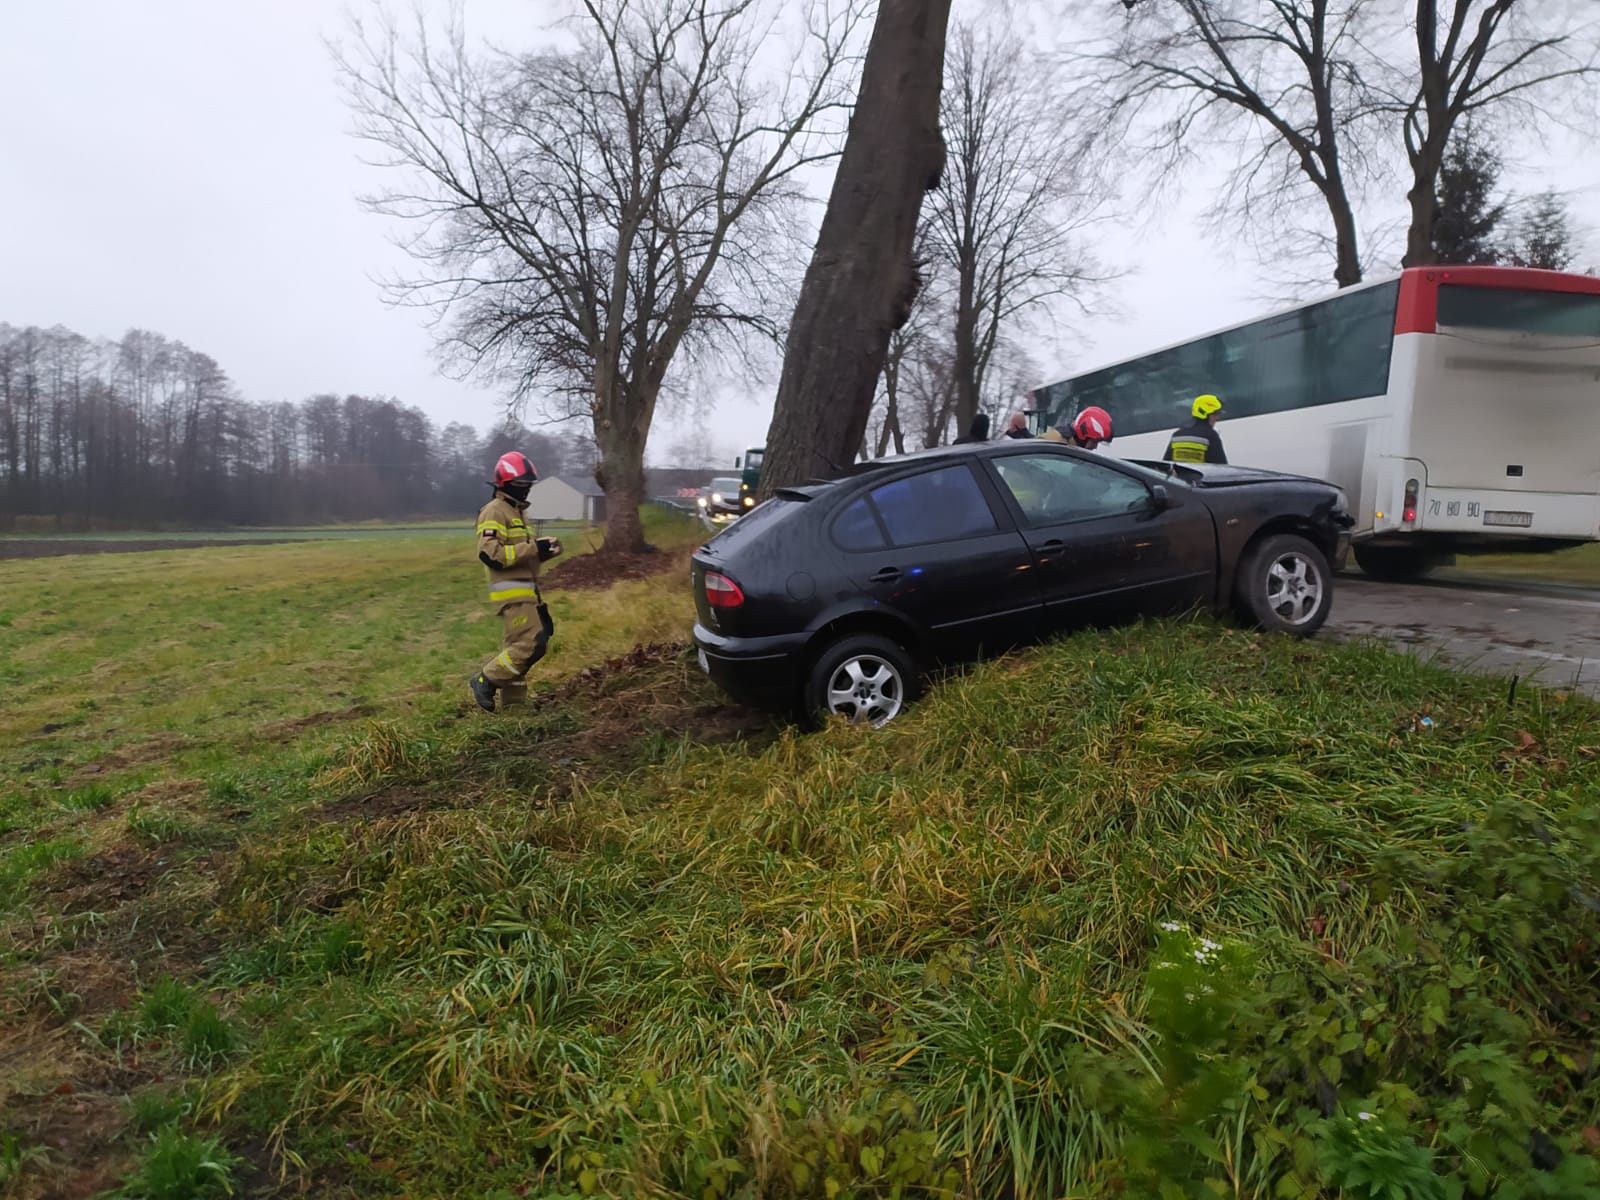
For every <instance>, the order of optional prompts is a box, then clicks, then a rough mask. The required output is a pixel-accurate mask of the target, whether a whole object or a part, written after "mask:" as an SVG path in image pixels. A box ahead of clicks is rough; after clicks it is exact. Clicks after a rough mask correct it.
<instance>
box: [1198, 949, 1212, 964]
mask: <svg viewBox="0 0 1600 1200" xmlns="http://www.w3.org/2000/svg"><path fill="white" fill-rule="evenodd" d="M1194 960H1195V962H1197V963H1208V962H1210V961H1211V956H1210V955H1209V954H1207V953H1206V952H1205V951H1204V950H1196V951H1195V952H1194Z"/></svg>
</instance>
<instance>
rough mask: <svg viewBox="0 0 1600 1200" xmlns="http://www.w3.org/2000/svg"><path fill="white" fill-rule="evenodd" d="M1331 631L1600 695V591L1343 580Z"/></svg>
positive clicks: (1337, 592) (1337, 588)
mask: <svg viewBox="0 0 1600 1200" xmlns="http://www.w3.org/2000/svg"><path fill="white" fill-rule="evenodd" d="M1327 631H1328V632H1329V633H1333V634H1342V635H1348V636H1374V637H1380V638H1382V639H1383V640H1385V641H1387V642H1389V643H1391V644H1392V645H1394V646H1395V647H1396V648H1397V649H1401V650H1405V651H1407V652H1409V653H1413V654H1420V655H1422V656H1424V657H1432V656H1435V655H1437V656H1438V657H1440V658H1441V659H1443V660H1446V661H1448V662H1450V663H1451V664H1452V665H1455V666H1460V667H1464V668H1465V669H1467V670H1470V671H1477V672H1482V673H1484V674H1490V675H1497V676H1500V677H1503V678H1508V679H1509V678H1510V677H1511V676H1512V675H1518V676H1520V677H1521V678H1522V679H1523V680H1524V681H1529V680H1532V681H1535V682H1538V683H1540V684H1542V685H1543V686H1545V687H1552V688H1562V689H1570V690H1574V691H1582V692H1586V693H1588V694H1589V695H1591V696H1595V697H1600V591H1585V590H1579V589H1559V590H1557V589H1534V588H1522V587H1519V586H1518V585H1515V584H1498V583H1495V584H1483V585H1467V584H1459V583H1424V584H1394V583H1377V582H1374V581H1372V580H1369V579H1363V578H1362V577H1360V576H1352V575H1342V576H1340V577H1339V579H1338V582H1337V584H1336V586H1335V590H1334V598H1333V613H1332V614H1331V616H1330V618H1329V621H1328V625H1327Z"/></svg>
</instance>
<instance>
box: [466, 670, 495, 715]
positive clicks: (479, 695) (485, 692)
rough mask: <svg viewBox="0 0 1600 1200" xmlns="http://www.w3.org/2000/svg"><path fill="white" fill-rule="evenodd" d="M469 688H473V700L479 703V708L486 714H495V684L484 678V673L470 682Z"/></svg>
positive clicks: (480, 672) (477, 675) (475, 676)
mask: <svg viewBox="0 0 1600 1200" xmlns="http://www.w3.org/2000/svg"><path fill="white" fill-rule="evenodd" d="M468 686H469V687H471V688H472V698H473V699H474V700H476V701H477V702H478V707H479V708H481V709H483V711H484V712H493V711H494V684H492V683H490V682H489V681H488V680H487V679H485V678H484V677H483V672H482V671H479V672H478V673H477V674H476V675H474V676H473V677H472V678H471V679H470V680H469V681H468Z"/></svg>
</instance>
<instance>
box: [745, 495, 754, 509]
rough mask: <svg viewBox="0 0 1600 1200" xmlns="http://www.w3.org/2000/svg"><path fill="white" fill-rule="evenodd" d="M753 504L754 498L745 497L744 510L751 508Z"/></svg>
mask: <svg viewBox="0 0 1600 1200" xmlns="http://www.w3.org/2000/svg"><path fill="white" fill-rule="evenodd" d="M755 502H756V498H755V497H754V496H746V497H745V498H744V506H745V507H746V508H749V507H750V506H751V505H752V504H754V503H755Z"/></svg>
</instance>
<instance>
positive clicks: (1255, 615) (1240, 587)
mask: <svg viewBox="0 0 1600 1200" xmlns="http://www.w3.org/2000/svg"><path fill="white" fill-rule="evenodd" d="M1234 601H1235V603H1236V605H1237V607H1238V609H1239V611H1240V615H1241V616H1243V617H1245V618H1246V619H1247V620H1249V621H1251V622H1252V623H1254V624H1256V625H1259V626H1261V628H1263V629H1269V630H1273V631H1275V632H1278V633H1288V634H1293V635H1294V636H1296V637H1310V636H1311V635H1312V634H1313V633H1315V632H1316V631H1317V630H1319V629H1321V628H1322V624H1323V622H1324V621H1326V620H1327V619H1328V610H1329V609H1330V608H1332V607H1333V572H1332V571H1331V570H1329V569H1328V560H1327V557H1326V556H1325V555H1324V554H1323V553H1322V551H1321V550H1318V549H1317V547H1316V546H1314V545H1313V544H1312V543H1311V542H1309V541H1307V540H1306V539H1305V538H1303V537H1299V536H1298V535H1296V534H1292V533H1278V534H1273V535H1272V536H1270V537H1266V538H1263V539H1262V540H1261V541H1259V542H1257V543H1256V544H1255V545H1254V546H1252V547H1251V548H1250V550H1249V551H1248V552H1247V553H1246V554H1245V557H1244V561H1243V562H1242V563H1241V564H1240V566H1239V578H1238V582H1237V584H1236V586H1235V591H1234Z"/></svg>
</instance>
